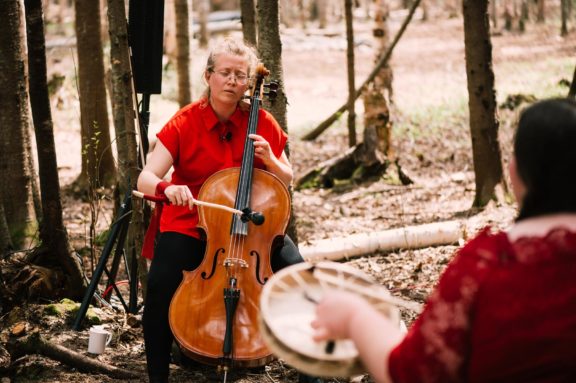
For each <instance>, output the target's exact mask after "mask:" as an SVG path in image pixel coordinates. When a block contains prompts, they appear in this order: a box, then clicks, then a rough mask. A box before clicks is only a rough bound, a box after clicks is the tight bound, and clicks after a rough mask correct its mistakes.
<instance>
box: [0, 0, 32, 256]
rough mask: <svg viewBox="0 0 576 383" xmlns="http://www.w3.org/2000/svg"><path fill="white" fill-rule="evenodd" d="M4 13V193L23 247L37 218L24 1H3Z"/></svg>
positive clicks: (0, 79) (0, 45)
mask: <svg viewBox="0 0 576 383" xmlns="http://www.w3.org/2000/svg"><path fill="white" fill-rule="evenodd" d="M0 14H1V15H3V22H2V23H0V36H2V38H0V52H2V54H1V55H0V126H1V127H3V129H2V131H1V133H0V172H1V174H2V182H1V183H0V196H2V198H3V200H2V204H3V205H4V213H5V218H6V222H7V224H8V228H9V230H10V237H11V240H12V242H13V243H14V245H15V246H16V247H17V248H20V247H21V246H22V245H23V244H24V239H25V238H26V237H27V236H31V235H32V233H33V232H34V224H33V223H34V222H35V215H34V207H33V203H32V193H31V177H32V171H31V169H30V163H29V159H28V156H30V155H31V153H30V152H28V151H27V149H26V148H27V147H28V146H29V143H28V142H27V141H26V140H27V139H28V140H29V137H28V135H27V134H26V133H25V131H26V129H29V124H30V121H29V111H28V94H27V93H26V90H27V80H28V76H27V72H26V69H27V68H26V58H25V40H24V38H25V37H24V34H25V32H24V9H23V2H21V1H0ZM8 127H9V129H8Z"/></svg>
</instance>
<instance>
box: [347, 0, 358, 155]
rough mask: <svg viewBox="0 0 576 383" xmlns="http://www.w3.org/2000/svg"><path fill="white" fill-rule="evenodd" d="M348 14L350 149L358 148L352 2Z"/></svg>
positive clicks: (348, 6)
mask: <svg viewBox="0 0 576 383" xmlns="http://www.w3.org/2000/svg"><path fill="white" fill-rule="evenodd" d="M344 8H345V14H346V63H347V66H348V107H347V110H348V147H350V148H351V147H353V146H356V111H355V108H354V106H355V104H356V97H354V91H355V90H356V84H355V83H354V77H355V76H354V27H353V21H352V18H353V16H352V0H345V1H344Z"/></svg>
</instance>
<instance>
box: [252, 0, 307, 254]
mask: <svg viewBox="0 0 576 383" xmlns="http://www.w3.org/2000/svg"><path fill="white" fill-rule="evenodd" d="M257 15H258V23H257V25H258V32H257V34H258V53H259V56H260V59H261V60H262V63H263V64H264V66H265V67H266V68H267V69H268V70H269V71H270V73H272V77H273V79H275V80H276V81H277V82H278V91H277V97H276V98H275V100H274V102H272V103H266V104H265V105H266V107H267V109H268V110H269V111H270V113H272V115H273V116H274V118H275V119H276V121H278V123H279V124H280V126H281V127H282V130H284V131H285V132H286V133H288V121H287V118H286V105H287V103H288V101H287V98H286V93H285V90H284V72H283V69H282V42H281V40H280V17H279V14H278V1H277V0H258V5H257ZM285 151H286V155H287V156H288V157H289V156H290V147H289V146H286V149H285ZM290 194H292V191H290ZM288 235H290V237H291V238H292V239H293V240H294V243H296V244H297V243H298V233H297V231H296V220H295V215H294V212H293V211H292V214H291V220H290V223H289V224H288Z"/></svg>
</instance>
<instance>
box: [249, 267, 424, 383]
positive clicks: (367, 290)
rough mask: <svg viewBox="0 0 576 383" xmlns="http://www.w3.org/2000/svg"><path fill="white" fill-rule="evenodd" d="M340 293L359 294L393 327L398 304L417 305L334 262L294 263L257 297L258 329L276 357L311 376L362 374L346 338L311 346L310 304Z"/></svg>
mask: <svg viewBox="0 0 576 383" xmlns="http://www.w3.org/2000/svg"><path fill="white" fill-rule="evenodd" d="M338 289H340V290H344V291H347V292H351V293H355V294H359V295H361V296H362V297H363V298H365V299H366V300H367V301H368V302H369V303H370V304H372V305H373V306H374V308H376V309H377V310H378V311H380V312H381V313H382V314H384V315H386V316H387V317H388V318H390V320H391V321H392V322H393V323H397V324H398V326H399V327H401V326H402V325H403V324H402V322H401V320H400V312H399V310H398V306H401V307H405V308H409V309H411V310H414V311H419V309H420V307H419V305H417V304H414V303H412V302H406V301H403V300H401V299H398V298H394V297H392V296H391V295H390V293H389V292H388V290H386V289H385V288H384V287H383V286H380V285H377V284H375V283H374V281H373V280H372V279H371V278H370V277H369V276H368V275H367V274H365V273H363V272H361V271H359V270H357V269H355V268H353V267H351V266H347V265H344V264H340V263H336V262H320V263H317V264H311V263H299V264H296V265H292V266H289V267H286V268H284V269H282V270H280V271H279V272H277V273H275V274H274V275H273V276H272V277H271V278H270V280H268V282H267V283H266V284H265V285H264V288H263V290H262V295H261V297H260V329H261V332H262V335H263V339H264V341H265V342H266V344H267V345H268V347H269V348H270V351H272V352H273V353H274V354H275V355H276V356H277V357H279V358H281V359H283V360H284V361H285V362H286V363H287V364H289V365H291V366H293V367H294V368H296V369H297V370H300V371H302V372H304V373H307V374H310V375H314V376H324V377H349V376H353V375H357V374H360V373H362V372H364V371H365V369H364V367H363V366H362V364H361V362H360V360H359V358H358V350H357V349H356V347H355V345H354V343H353V342H352V341H351V340H349V339H341V340H335V341H332V340H328V341H322V342H316V341H314V339H313V336H314V329H313V328H312V327H311V326H310V323H311V322H312V321H313V320H314V318H315V310H316V304H317V302H318V301H320V299H322V296H323V295H324V293H325V292H326V291H333V290H338Z"/></svg>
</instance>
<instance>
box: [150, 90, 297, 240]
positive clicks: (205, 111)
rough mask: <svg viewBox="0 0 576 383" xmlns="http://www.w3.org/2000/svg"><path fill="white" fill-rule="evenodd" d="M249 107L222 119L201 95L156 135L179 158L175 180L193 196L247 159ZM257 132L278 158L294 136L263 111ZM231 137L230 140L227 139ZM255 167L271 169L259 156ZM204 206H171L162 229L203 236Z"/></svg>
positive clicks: (255, 159) (196, 236) (162, 223)
mask: <svg viewBox="0 0 576 383" xmlns="http://www.w3.org/2000/svg"><path fill="white" fill-rule="evenodd" d="M248 116H249V111H242V110H241V109H240V108H239V107H238V108H236V111H235V112H234V114H232V116H230V118H229V120H228V122H227V123H225V124H223V123H220V122H219V121H218V117H216V114H215V113H214V110H213V109H212V106H210V105H209V104H208V103H207V102H206V99H200V100H198V101H196V102H194V103H192V104H190V105H188V106H185V107H184V108H182V109H180V111H178V112H177V113H176V114H175V115H174V117H172V118H171V119H170V121H168V123H167V124H166V125H165V126H164V127H163V128H162V130H161V131H160V132H159V133H158V134H157V135H156V136H157V137H158V139H159V140H160V141H161V142H162V144H164V146H165V147H166V148H167V149H168V151H169V152H170V154H171V155H172V158H173V160H174V164H173V167H174V172H173V173H172V180H171V181H170V182H172V183H173V184H177V185H188V187H189V188H190V191H191V192H192V195H194V197H198V192H199V191H200V187H201V186H202V184H203V183H204V181H206V179H208V177H210V176H211V175H212V174H214V173H216V172H217V171H219V170H222V169H227V168H231V167H239V166H240V165H241V163H242V154H243V152H244V141H245V140H246V133H247V130H248ZM256 133H257V134H259V135H261V136H262V137H264V138H265V139H266V141H268V143H269V144H270V147H271V148H272V152H273V153H274V155H275V156H276V157H278V158H280V156H281V155H282V151H283V150H284V146H285V145H286V141H287V139H288V137H287V135H286V133H285V132H284V131H283V130H282V128H280V126H279V125H278V123H277V122H276V120H275V119H274V117H272V115H271V114H270V113H268V112H267V111H265V110H263V109H260V111H259V114H258V127H257V132H256ZM227 137H228V138H227ZM254 167H256V168H260V169H265V166H264V164H263V163H262V161H261V160H259V159H257V158H254ZM197 224H198V210H197V209H196V207H194V209H192V210H190V209H188V207H187V206H174V205H165V206H164V208H163V210H162V217H161V219H160V231H161V232H165V231H175V232H178V233H182V234H186V235H190V236H193V237H195V238H201V234H200V232H199V230H198V229H197V228H196V226H197Z"/></svg>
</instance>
